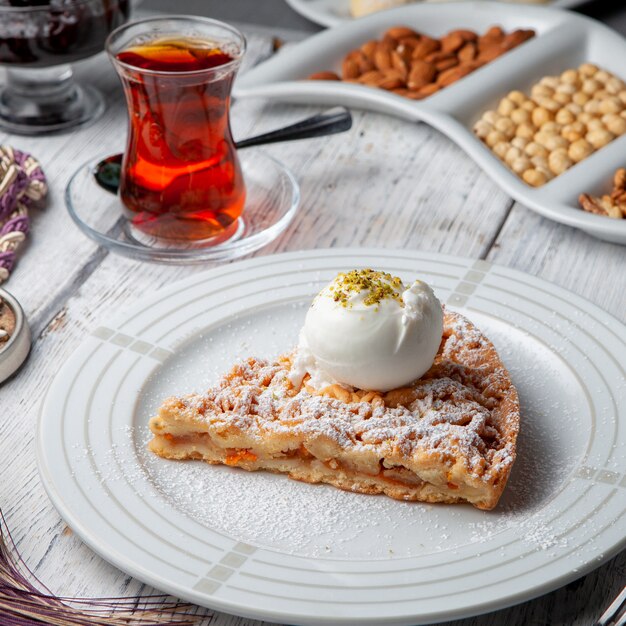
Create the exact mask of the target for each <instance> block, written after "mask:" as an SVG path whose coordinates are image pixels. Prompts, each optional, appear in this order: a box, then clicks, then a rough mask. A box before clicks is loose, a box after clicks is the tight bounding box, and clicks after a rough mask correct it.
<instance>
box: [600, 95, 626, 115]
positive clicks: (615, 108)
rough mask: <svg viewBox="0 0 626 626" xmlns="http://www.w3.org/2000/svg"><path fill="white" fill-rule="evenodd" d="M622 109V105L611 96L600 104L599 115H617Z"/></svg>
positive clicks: (617, 99)
mask: <svg viewBox="0 0 626 626" xmlns="http://www.w3.org/2000/svg"><path fill="white" fill-rule="evenodd" d="M623 109H624V104H623V103H622V101H621V100H620V99H619V98H617V97H615V96H611V97H609V98H606V99H604V100H602V102H600V113H619V112H620V111H622V110H623Z"/></svg>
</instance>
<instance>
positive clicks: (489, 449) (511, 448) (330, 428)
mask: <svg viewBox="0 0 626 626" xmlns="http://www.w3.org/2000/svg"><path fill="white" fill-rule="evenodd" d="M292 364H293V355H291V354H290V355H285V356H283V357H280V358H278V359H277V360H276V361H274V362H267V361H261V360H256V359H249V360H248V361H246V362H243V363H239V364H237V365H235V366H234V367H233V369H232V370H231V372H230V373H229V374H227V375H226V376H225V377H224V378H223V379H222V380H221V382H220V383H219V384H218V385H217V386H216V387H214V388H212V389H210V390H209V391H208V392H207V393H206V394H202V395H198V394H191V395H187V396H184V397H181V398H169V399H167V400H165V402H164V403H163V405H162V406H161V408H160V410H159V413H158V415H157V416H156V417H153V418H152V419H151V420H150V429H151V430H152V433H153V434H154V438H153V439H152V441H151V442H150V444H149V447H150V449H151V450H152V451H153V452H154V453H156V454H158V455H159V456H162V457H165V458H168V459H202V460H204V461H207V462H208V463H213V464H217V463H223V464H226V465H231V466H237V467H240V468H243V469H246V470H249V471H254V470H268V471H272V472H281V473H285V474H288V475H289V477H290V478H293V479H296V480H300V481H304V482H308V483H328V484H331V485H334V486H335V487H339V488H341V489H346V490H349V491H354V492H360V493H368V494H380V493H384V494H386V495H388V496H391V497H392V498H396V499H399V500H412V501H421V502H447V503H457V502H469V503H471V504H473V505H474V506H475V507H477V508H479V509H492V508H493V507H494V506H496V504H497V502H498V499H499V498H500V495H501V494H502V491H503V489H504V487H505V485H506V482H507V479H508V476H509V473H510V471H511V467H512V465H513V461H514V459H515V443H516V438H517V433H518V429H519V403H518V397H517V392H516V390H515V388H514V386H513V384H512V383H511V379H510V377H509V374H508V372H507V370H506V369H505V367H504V366H503V364H502V362H501V361H500V358H499V357H498V354H497V353H496V350H495V348H494V347H493V345H492V344H491V342H490V341H489V340H488V339H486V338H485V337H484V336H483V335H482V333H481V332H480V331H478V330H477V329H476V328H475V327H474V326H473V324H472V323H471V322H469V321H468V320H467V319H465V318H464V317H462V316H461V315H459V314H456V313H453V312H450V311H445V313H444V320H443V336H442V341H441V345H440V346H439V351H438V352H437V355H436V357H435V359H434V362H433V364H432V366H431V367H430V369H429V370H428V371H427V372H426V373H425V374H424V375H423V376H421V377H420V378H419V379H418V380H415V381H414V382H413V383H411V384H409V385H406V386H404V387H402V388H397V389H392V390H391V391H387V392H384V393H383V392H375V391H363V390H360V389H358V388H355V387H349V386H347V385H341V384H331V385H327V386H326V387H323V388H319V389H318V390H316V389H314V388H313V387H312V386H311V385H310V384H309V383H310V382H311V381H310V378H309V376H308V375H306V376H304V378H303V379H302V382H300V383H299V384H294V383H293V382H292V380H293V377H292V376H290V370H291V368H292Z"/></svg>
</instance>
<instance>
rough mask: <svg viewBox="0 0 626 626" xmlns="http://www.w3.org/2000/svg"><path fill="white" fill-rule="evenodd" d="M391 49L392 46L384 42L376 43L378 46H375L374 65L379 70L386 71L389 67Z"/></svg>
mask: <svg viewBox="0 0 626 626" xmlns="http://www.w3.org/2000/svg"><path fill="white" fill-rule="evenodd" d="M392 50H393V48H392V47H391V46H390V45H388V44H386V43H385V42H381V43H379V44H378V48H376V52H375V53H374V65H375V66H376V67H377V68H378V69H379V70H380V71H386V70H388V69H391V51H392Z"/></svg>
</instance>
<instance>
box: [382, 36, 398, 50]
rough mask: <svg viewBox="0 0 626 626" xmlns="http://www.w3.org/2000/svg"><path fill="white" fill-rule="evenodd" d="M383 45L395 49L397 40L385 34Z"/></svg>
mask: <svg viewBox="0 0 626 626" xmlns="http://www.w3.org/2000/svg"><path fill="white" fill-rule="evenodd" d="M383 43H384V44H386V45H388V46H390V47H391V48H395V47H396V46H397V45H398V40H397V39H395V38H394V37H392V36H391V35H389V34H385V35H383Z"/></svg>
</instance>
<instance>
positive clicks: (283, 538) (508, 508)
mask: <svg viewBox="0 0 626 626" xmlns="http://www.w3.org/2000/svg"><path fill="white" fill-rule="evenodd" d="M305 311H306V302H303V303H302V305H301V306H300V305H291V304H288V305H281V306H277V307H276V308H275V309H268V310H264V311H262V312H260V313H255V314H250V315H247V316H242V317H240V318H236V319H230V320H228V322H227V324H228V325H229V327H227V324H224V325H222V326H220V327H218V328H214V329H212V330H211V332H210V333H204V334H202V335H199V336H198V337H197V338H196V339H197V340H196V341H194V342H193V344H189V346H188V347H187V348H186V349H184V350H181V351H180V353H179V354H177V356H176V358H175V359H172V360H171V361H170V362H168V363H167V364H166V366H164V367H163V368H161V369H159V370H158V371H157V372H156V374H155V376H154V378H153V380H151V381H150V382H149V384H148V385H147V386H146V387H145V388H144V390H143V393H142V400H141V404H140V407H139V411H138V414H137V422H136V434H135V454H136V455H137V456H138V461H139V465H140V468H138V469H137V473H138V477H137V480H145V479H146V477H147V479H148V480H149V481H150V483H151V485H152V486H153V487H154V489H156V491H157V493H158V496H159V497H161V498H163V499H165V500H167V501H169V502H170V503H171V506H173V507H175V508H176V509H178V510H180V511H181V512H183V513H184V514H185V515H187V516H189V517H191V518H193V519H195V520H196V521H198V522H199V523H201V524H203V525H205V526H207V527H211V528H215V529H217V530H219V531H221V532H223V533H225V534H227V535H229V536H232V537H233V538H234V539H236V540H242V541H247V542H249V543H252V544H254V545H258V546H264V547H269V548H273V549H276V550H279V551H283V552H287V553H292V554H298V555H302V556H329V557H332V558H349V559H359V558H364V559H365V558H368V559H369V558H375V559H388V558H390V557H392V558H403V557H407V556H415V555H420V554H427V553H432V552H447V551H456V550H459V549H460V548H461V547H462V546H465V545H467V544H476V545H477V546H479V545H481V544H482V543H483V542H485V541H489V538H490V537H493V536H494V535H495V534H497V533H499V532H501V531H503V530H505V529H506V528H515V529H516V533H517V530H519V533H521V534H524V535H525V536H526V538H525V541H527V542H528V543H529V545H530V544H532V546H533V547H536V548H538V549H545V550H556V549H559V547H560V546H561V543H562V541H563V540H561V539H559V538H558V529H557V528H554V527H550V526H549V525H548V526H546V524H547V523H548V520H546V519H543V518H542V517H541V510H542V508H543V506H544V505H545V504H546V503H547V502H548V501H549V500H550V499H551V497H552V496H553V495H554V494H555V493H556V491H557V490H558V489H559V488H560V486H561V485H562V484H563V481H564V480H565V479H566V478H567V477H568V475H569V473H570V472H571V471H572V469H573V468H574V467H575V466H576V465H577V463H578V461H579V459H580V456H581V453H582V450H583V444H584V442H585V441H586V426H585V422H584V419H583V415H584V412H583V410H582V409H581V407H584V399H583V398H582V396H581V392H580V390H579V389H578V388H577V385H576V383H575V380H574V379H573V378H572V377H571V374H570V373H569V372H568V370H567V369H564V368H563V366H562V364H561V362H560V361H559V360H558V359H556V358H555V357H554V356H553V355H552V354H551V353H550V352H549V351H548V350H546V349H545V348H544V347H543V346H541V344H538V343H536V342H534V341H533V340H532V338H530V337H528V336H526V335H524V334H523V333H522V332H521V331H520V330H518V329H516V328H514V327H512V326H511V325H509V324H506V323H501V322H496V321H494V320H493V319H492V318H488V317H481V316H479V315H478V316H477V315H475V314H472V315H471V317H472V318H474V319H475V321H476V322H477V325H478V326H479V328H481V330H483V331H484V332H485V333H486V334H487V335H488V336H489V338H490V339H492V340H493V341H494V342H495V343H496V346H497V348H498V351H499V353H500V355H501V356H502V358H503V360H504V362H505V364H506V365H507V367H508V369H509V371H510V372H511V374H512V377H513V380H514V382H515V384H516V386H517V388H518V391H519V392H520V398H521V403H522V428H521V435H520V438H519V440H518V459H517V461H516V464H515V466H514V468H513V472H512V475H511V479H510V481H509V485H508V486H507V489H506V490H505V492H504V495H503V497H502V500H501V502H500V504H499V505H498V507H497V508H496V510H495V511H492V512H481V511H477V510H475V509H473V508H471V507H470V506H465V505H455V506H446V505H425V504H418V503H404V502H398V501H395V500H391V499H389V498H385V497H381V496H364V495H361V494H352V493H346V492H343V491H340V490H337V489H334V488H332V487H328V486H324V485H307V484H302V483H297V482H295V481H291V480H289V479H288V478H287V477H285V476H278V475H271V474H267V473H264V472H257V473H247V472H244V471H241V470H237V469H230V468H227V467H219V466H207V465H206V464H204V463H201V462H188V461H186V462H180V463H179V462H172V461H165V460H162V459H159V458H156V457H154V455H152V454H151V453H149V452H147V451H146V450H145V445H146V443H147V441H148V440H149V438H150V433H149V432H148V430H147V421H148V419H149V418H150V417H151V416H152V415H153V414H154V412H155V410H156V408H157V407H158V405H159V404H160V402H161V401H162V399H163V396H164V390H165V393H169V392H171V393H183V392H186V391H190V390H191V389H193V388H196V389H199V390H202V389H205V388H206V387H207V382H211V381H210V380H208V379H207V375H208V376H209V377H213V380H214V381H216V380H217V374H218V373H219V372H223V371H226V370H227V369H228V368H229V366H230V365H231V364H232V362H233V359H234V358H237V357H239V358H242V357H245V356H246V355H249V354H251V353H255V354H262V355H264V356H268V357H270V356H272V355H276V354H278V353H281V352H285V351H287V350H289V349H290V348H291V347H292V346H293V345H294V344H295V342H296V340H297V335H298V330H299V328H300V326H301V324H302V319H303V317H304V313H305ZM276 329H278V331H277V330H276ZM272 332H273V333H274V334H272ZM529 363H532V367H529V366H528V364H529ZM554 380H558V381H559V384H560V386H561V387H562V388H566V389H567V390H568V392H567V393H565V394H561V395H560V396H559V400H558V402H557V401H556V400H555V399H554V393H553V387H554V382H553V381H554ZM427 402H428V401H427ZM312 410H313V408H312ZM425 410H426V408H425ZM563 419H567V420H568V423H569V424H570V425H571V426H572V428H567V429H563V424H562V420H563ZM559 420H561V422H559ZM144 472H145V475H144ZM139 474H140V475H141V476H139ZM533 520H534V521H533ZM533 524H534V526H533ZM533 528H534V530H533ZM529 529H530V530H529ZM477 550H480V548H479V547H477Z"/></svg>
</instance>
